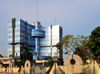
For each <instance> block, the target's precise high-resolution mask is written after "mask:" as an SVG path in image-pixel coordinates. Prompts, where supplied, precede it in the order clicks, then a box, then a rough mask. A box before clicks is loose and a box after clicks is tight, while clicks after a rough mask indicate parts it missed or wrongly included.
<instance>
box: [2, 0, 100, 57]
mask: <svg viewBox="0 0 100 74" xmlns="http://www.w3.org/2000/svg"><path fill="white" fill-rule="evenodd" d="M38 4H39V8H38V11H39V12H38V13H39V14H38V16H39V21H40V22H41V24H42V25H43V26H49V25H51V24H52V25H55V23H56V24H60V25H61V26H62V28H63V36H65V35H66V34H71V35H75V36H76V35H85V36H88V35H90V34H91V31H92V30H93V29H95V28H96V27H97V26H100V0H39V3H38ZM36 5H37V4H36V0H0V54H3V55H6V54H7V52H6V51H7V22H8V21H9V20H11V19H12V18H21V19H23V20H25V21H26V20H27V21H28V22H29V23H33V22H34V21H36V18H37V17H36V15H37V9H36ZM55 18H56V22H55Z"/></svg>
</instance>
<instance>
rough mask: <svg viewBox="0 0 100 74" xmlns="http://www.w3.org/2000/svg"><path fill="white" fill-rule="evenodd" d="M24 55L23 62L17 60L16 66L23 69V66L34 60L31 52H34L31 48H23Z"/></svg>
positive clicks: (22, 55) (22, 56)
mask: <svg viewBox="0 0 100 74" xmlns="http://www.w3.org/2000/svg"><path fill="white" fill-rule="evenodd" d="M21 49H23V51H24V53H22V54H21V60H20V61H17V60H15V65H17V66H19V67H21V65H24V64H25V62H26V60H33V55H32V53H31V52H30V51H33V50H32V49H30V48H29V46H26V47H22V48H21Z"/></svg>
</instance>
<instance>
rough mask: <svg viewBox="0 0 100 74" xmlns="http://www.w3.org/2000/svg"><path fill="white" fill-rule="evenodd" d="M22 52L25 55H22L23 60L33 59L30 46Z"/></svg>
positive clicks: (23, 48)
mask: <svg viewBox="0 0 100 74" xmlns="http://www.w3.org/2000/svg"><path fill="white" fill-rule="evenodd" d="M22 51H24V53H22V54H21V59H25V60H32V59H33V55H32V53H31V51H33V50H32V49H30V47H29V46H25V47H22Z"/></svg>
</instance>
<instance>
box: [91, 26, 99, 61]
mask: <svg viewBox="0 0 100 74" xmlns="http://www.w3.org/2000/svg"><path fill="white" fill-rule="evenodd" d="M90 41H91V43H92V45H91V47H92V49H91V51H92V52H93V54H94V56H93V58H94V59H99V60H100V26H99V27H97V28H95V29H94V30H93V31H92V32H91V35H90Z"/></svg>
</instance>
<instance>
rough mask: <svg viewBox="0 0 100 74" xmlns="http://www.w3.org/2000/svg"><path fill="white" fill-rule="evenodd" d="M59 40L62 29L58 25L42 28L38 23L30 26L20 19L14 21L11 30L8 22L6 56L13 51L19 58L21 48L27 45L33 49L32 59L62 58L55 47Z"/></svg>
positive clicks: (10, 24)
mask: <svg viewBox="0 0 100 74" xmlns="http://www.w3.org/2000/svg"><path fill="white" fill-rule="evenodd" d="M13 34H14V35H13ZM61 39H62V27H61V26H60V25H55V26H52V25H51V26H49V27H42V25H41V23H40V22H35V23H34V25H31V24H29V23H27V22H26V21H23V20H22V19H16V20H15V28H14V29H13V27H12V21H9V22H8V56H9V55H10V54H12V53H13V49H15V54H14V55H15V56H18V57H20V54H21V47H22V46H24V45H28V46H30V48H31V49H33V52H32V53H33V59H41V58H42V59H43V58H45V57H52V58H62V54H59V53H58V52H57V48H56V47H55V45H56V44H57V43H58V42H59V41H61ZM13 42H14V44H15V45H13ZM13 46H14V47H13Z"/></svg>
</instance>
